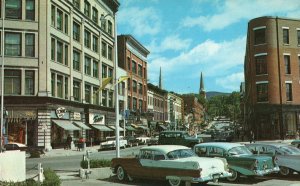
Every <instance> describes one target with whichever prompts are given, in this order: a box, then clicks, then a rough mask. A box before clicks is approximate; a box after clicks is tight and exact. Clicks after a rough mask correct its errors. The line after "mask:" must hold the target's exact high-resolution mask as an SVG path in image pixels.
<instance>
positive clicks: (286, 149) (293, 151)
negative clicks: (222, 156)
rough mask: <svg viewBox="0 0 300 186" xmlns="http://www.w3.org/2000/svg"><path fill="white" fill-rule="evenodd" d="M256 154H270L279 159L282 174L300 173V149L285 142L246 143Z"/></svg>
mask: <svg viewBox="0 0 300 186" xmlns="http://www.w3.org/2000/svg"><path fill="white" fill-rule="evenodd" d="M246 146H247V148H248V149H249V150H250V151H252V152H253V153H254V154H260V155H261V154H263V155H269V156H272V157H273V158H276V159H277V163H278V165H279V168H280V171H279V172H280V174H281V175H284V176H286V175H289V174H292V173H293V172H298V173H300V149H298V148H296V147H294V146H291V145H287V144H283V143H257V142H256V143H251V144H247V145H246Z"/></svg>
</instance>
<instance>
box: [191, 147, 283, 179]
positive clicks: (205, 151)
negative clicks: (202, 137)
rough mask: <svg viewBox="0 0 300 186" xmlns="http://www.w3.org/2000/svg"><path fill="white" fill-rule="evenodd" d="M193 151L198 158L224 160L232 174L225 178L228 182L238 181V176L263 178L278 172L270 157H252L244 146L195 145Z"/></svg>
mask: <svg viewBox="0 0 300 186" xmlns="http://www.w3.org/2000/svg"><path fill="white" fill-rule="evenodd" d="M194 151H195V153H196V154H197V155H198V156H200V157H223V158H226V160H227V162H228V164H229V169H230V172H231V173H232V176H231V177H228V178H227V180H229V181H236V180H238V179H239V177H240V175H245V176H263V175H266V174H270V173H274V172H278V171H279V167H278V166H277V164H276V162H274V161H273V160H272V158H271V157H268V156H257V155H253V154H252V153H251V152H250V151H249V150H248V149H247V148H246V147H245V145H242V144H239V143H226V142H211V143H202V144H198V145H195V147H194Z"/></svg>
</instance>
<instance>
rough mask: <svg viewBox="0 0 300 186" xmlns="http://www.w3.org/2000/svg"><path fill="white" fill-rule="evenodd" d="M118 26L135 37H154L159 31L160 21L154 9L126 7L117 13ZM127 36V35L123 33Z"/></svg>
mask: <svg viewBox="0 0 300 186" xmlns="http://www.w3.org/2000/svg"><path fill="white" fill-rule="evenodd" d="M118 24H120V25H123V26H125V28H126V27H127V28H128V29H127V30H126V31H127V32H128V33H130V34H131V33H133V35H135V36H143V35H155V34H157V33H158V32H159V31H160V30H161V20H160V17H159V15H158V12H156V10H155V9H153V8H151V7H149V8H142V9H141V8H137V7H128V8H124V9H121V10H120V11H119V12H118ZM125 34H127V33H125Z"/></svg>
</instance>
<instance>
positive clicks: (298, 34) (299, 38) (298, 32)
mask: <svg viewBox="0 0 300 186" xmlns="http://www.w3.org/2000/svg"><path fill="white" fill-rule="evenodd" d="M297 40H298V45H300V30H297Z"/></svg>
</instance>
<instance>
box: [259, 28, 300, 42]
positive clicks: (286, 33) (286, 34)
mask: <svg viewBox="0 0 300 186" xmlns="http://www.w3.org/2000/svg"><path fill="white" fill-rule="evenodd" d="M296 32H297V34H296V35H297V42H298V45H300V28H299V29H298V28H297V29H296ZM282 41H283V44H286V45H288V44H290V29H289V27H282ZM265 43H266V27H261V28H257V29H255V28H254V44H255V45H259V44H265Z"/></svg>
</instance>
